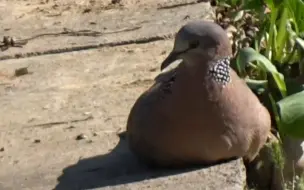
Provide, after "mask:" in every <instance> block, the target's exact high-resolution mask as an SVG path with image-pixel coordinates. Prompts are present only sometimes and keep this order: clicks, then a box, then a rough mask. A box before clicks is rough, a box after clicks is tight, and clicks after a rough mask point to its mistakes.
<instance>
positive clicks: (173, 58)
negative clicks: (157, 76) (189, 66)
mask: <svg viewBox="0 0 304 190" xmlns="http://www.w3.org/2000/svg"><path fill="white" fill-rule="evenodd" d="M179 54H180V53H178V52H174V51H172V52H171V53H170V54H169V55H168V57H167V58H166V59H165V60H164V61H163V62H162V64H161V66H160V70H161V71H162V70H164V69H165V68H166V67H168V66H169V65H170V64H171V63H173V62H174V61H176V60H177V59H178V56H179Z"/></svg>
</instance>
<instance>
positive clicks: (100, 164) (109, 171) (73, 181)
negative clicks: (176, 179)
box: [54, 133, 198, 190]
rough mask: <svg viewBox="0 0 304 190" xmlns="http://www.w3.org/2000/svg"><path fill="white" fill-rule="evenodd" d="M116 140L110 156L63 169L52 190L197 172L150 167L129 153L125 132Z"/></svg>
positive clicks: (100, 185)
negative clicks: (116, 142) (116, 143)
mask: <svg viewBox="0 0 304 190" xmlns="http://www.w3.org/2000/svg"><path fill="white" fill-rule="evenodd" d="M119 137H120V141H119V143H118V145H117V146H116V147H115V148H114V149H113V151H112V152H110V153H109V154H106V155H101V156H96V157H92V158H87V159H83V160H80V161H79V162H78V163H77V164H75V165H72V166H69V167H67V168H65V169H64V170H63V174H62V175H61V176H60V177H59V178H58V185H57V186H56V187H55V188H54V190H84V189H91V188H98V187H99V188H100V187H106V186H114V185H121V184H127V183H132V182H137V181H142V180H146V179H152V178H158V177H163V176H169V175H175V174H179V173H183V172H189V171H192V170H195V169H198V167H192V168H187V169H170V170H169V169H156V168H154V169H152V168H149V167H147V166H146V165H144V164H143V163H140V162H139V161H138V160H137V159H136V158H135V157H134V155H133V154H132V153H131V152H130V151H129V149H128V146H127V142H126V139H125V133H121V134H119Z"/></svg>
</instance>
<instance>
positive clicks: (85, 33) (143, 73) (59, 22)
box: [0, 0, 246, 190]
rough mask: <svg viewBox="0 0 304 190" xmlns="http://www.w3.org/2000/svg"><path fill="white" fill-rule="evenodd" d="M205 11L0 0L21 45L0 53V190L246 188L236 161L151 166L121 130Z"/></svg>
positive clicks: (201, 7) (0, 24) (7, 28)
mask: <svg viewBox="0 0 304 190" xmlns="http://www.w3.org/2000/svg"><path fill="white" fill-rule="evenodd" d="M211 13H212V12H211V8H210V6H209V5H208V3H202V2H197V1H193V0H192V1H191V0H189V1H187V0H178V1H172V0H171V1H170V0H165V1H161V0H145V1H141V0H125V1H124V0H121V1H120V2H119V3H112V2H111V1H107V0H99V1H98V0H95V1H94V0H91V1H89V0H77V1H75V0H73V1H72V0H66V1H59V0H58V1H56V0H32V1H26V0H23V1H17V0H3V1H1V2H0V20H1V21H0V34H1V35H0V37H1V36H13V37H15V38H16V39H17V40H20V39H27V40H28V43H27V44H25V45H24V46H23V47H9V48H8V49H6V50H3V51H0V60H1V61H0V107H1V108H2V109H0V121H1V123H0V168H1V170H0V189H1V190H2V189H3V190H16V189H18V190H19V189H30V190H45V189H56V190H69V189H71V190H74V189H75V190H78V189H94V188H96V189H231V190H235V189H243V187H244V185H245V177H246V176H245V172H244V167H243V164H242V163H241V161H240V160H236V161H232V162H230V163H226V164H222V165H218V166H213V167H208V168H204V169H198V170H188V171H150V170H148V169H147V168H145V166H143V165H141V164H139V163H137V161H136V159H134V157H133V155H132V154H131V153H130V152H129V150H128V148H127V146H126V143H125V139H124V137H123V136H122V135H119V134H121V132H123V131H125V125H126V120H127V117H128V114H129V110H130V108H131V106H132V105H133V104H134V101H135V100H136V98H137V97H138V96H139V95H140V93H142V92H143V91H144V90H145V89H146V88H147V87H149V85H151V84H152V83H153V80H154V78H155V77H156V76H157V75H158V74H159V73H160V71H159V67H160V62H161V61H162V60H163V59H164V57H165V56H166V55H167V54H168V53H169V51H170V49H171V48H172V45H173V41H172V37H173V36H174V34H175V32H177V30H178V29H179V28H180V27H181V26H182V25H183V24H185V23H186V22H188V21H189V20H194V19H211ZM32 37H33V38H32ZM22 67H27V68H28V71H29V73H28V74H26V75H23V76H18V77H16V76H14V72H15V70H16V69H18V68H22Z"/></svg>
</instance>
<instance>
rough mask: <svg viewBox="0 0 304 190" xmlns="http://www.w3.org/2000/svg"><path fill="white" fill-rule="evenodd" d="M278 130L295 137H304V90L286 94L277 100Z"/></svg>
mask: <svg viewBox="0 0 304 190" xmlns="http://www.w3.org/2000/svg"><path fill="white" fill-rule="evenodd" d="M277 106H278V112H279V117H280V130H282V132H283V133H285V134H286V135H289V136H291V137H295V138H304V92H303V91H302V92H299V93H296V94H293V95H291V96H288V97H286V98H284V99H282V100H280V101H279V102H277Z"/></svg>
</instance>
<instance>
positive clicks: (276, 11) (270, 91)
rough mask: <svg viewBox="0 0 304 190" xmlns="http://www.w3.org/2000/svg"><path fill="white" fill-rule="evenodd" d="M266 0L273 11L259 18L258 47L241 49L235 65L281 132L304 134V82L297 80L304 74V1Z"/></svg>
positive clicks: (293, 135) (297, 136) (255, 45)
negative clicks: (303, 38)
mask: <svg viewBox="0 0 304 190" xmlns="http://www.w3.org/2000/svg"><path fill="white" fill-rule="evenodd" d="M265 2H266V6H267V7H268V8H269V10H270V11H269V14H266V15H264V17H263V18H260V20H259V23H260V25H261V26H262V27H261V29H260V31H259V33H258V34H257V35H256V37H255V39H254V43H253V44H254V45H253V47H254V49H253V48H251V47H247V48H243V49H241V50H239V52H238V55H237V58H236V61H235V67H236V70H237V72H238V73H239V75H240V76H242V77H243V78H245V79H246V81H247V84H248V86H249V87H250V88H251V89H253V90H254V91H256V92H257V93H258V94H259V95H260V96H259V97H260V98H261V99H262V101H263V102H264V103H265V104H266V105H267V108H268V109H269V111H270V112H271V113H272V116H273V118H274V120H275V121H276V122H275V123H276V127H277V128H278V131H279V133H280V136H281V137H282V138H284V136H285V135H288V136H292V137H295V138H304V92H302V91H303V89H304V85H303V84H304V83H302V84H301V83H300V82H298V81H297V79H298V77H300V76H301V75H303V74H304V73H303V68H304V61H303V59H304V58H303V49H304V41H303V40H302V38H301V37H302V36H303V32H304V15H303V14H302V13H301V12H303V11H304V3H303V2H302V1H301V0H283V1H274V0H266V1H265ZM243 8H246V9H250V6H248V4H247V6H244V7H243ZM251 10H256V7H255V6H253V7H251ZM256 15H260V13H256Z"/></svg>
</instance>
